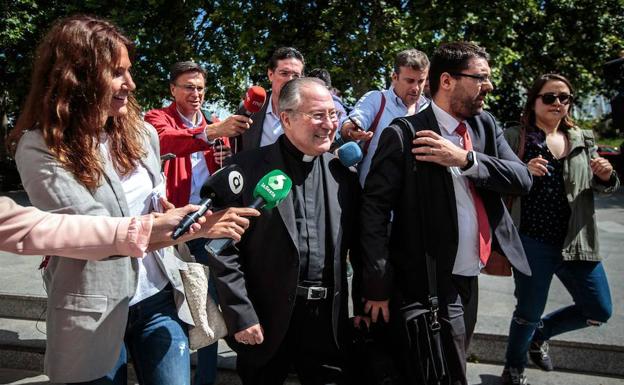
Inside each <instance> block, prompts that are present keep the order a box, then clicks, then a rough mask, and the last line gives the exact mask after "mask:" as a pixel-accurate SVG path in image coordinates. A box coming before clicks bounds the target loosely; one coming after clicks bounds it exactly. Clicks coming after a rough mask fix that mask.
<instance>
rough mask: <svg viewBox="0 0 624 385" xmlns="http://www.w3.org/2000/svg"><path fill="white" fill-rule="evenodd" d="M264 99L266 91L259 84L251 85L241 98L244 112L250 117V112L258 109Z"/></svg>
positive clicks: (260, 107) (253, 112)
mask: <svg viewBox="0 0 624 385" xmlns="http://www.w3.org/2000/svg"><path fill="white" fill-rule="evenodd" d="M265 101H266V91H265V90H264V88H262V87H260V86H251V87H249V89H248V90H247V93H246V94H245V99H244V100H243V108H244V109H245V111H244V114H245V115H246V116H247V117H250V116H251V115H252V114H255V113H256V112H258V111H260V109H262V106H263V105H264V102H265Z"/></svg>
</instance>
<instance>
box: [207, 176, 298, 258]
mask: <svg viewBox="0 0 624 385" xmlns="http://www.w3.org/2000/svg"><path fill="white" fill-rule="evenodd" d="M291 188H292V181H291V180H290V178H289V177H288V176H287V175H286V174H284V172H283V171H281V170H273V171H271V172H270V173H268V174H266V175H265V176H263V177H262V179H260V181H259V182H258V184H257V185H256V188H255V189H254V192H253V197H254V201H253V203H252V204H251V205H250V206H249V207H251V208H254V209H256V210H259V209H261V208H266V209H267V210H270V209H272V208H274V207H275V206H277V205H278V204H279V203H280V202H281V201H283V200H284V198H286V197H287V196H288V193H289V192H290V189H291ZM231 244H232V239H230V238H219V239H212V240H210V241H208V242H206V251H207V252H208V253H210V254H211V255H212V256H214V257H216V256H218V255H219V254H221V253H222V252H223V250H225V249H227V248H228V247H229V246H230V245H231Z"/></svg>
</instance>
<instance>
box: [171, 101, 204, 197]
mask: <svg viewBox="0 0 624 385" xmlns="http://www.w3.org/2000/svg"><path fill="white" fill-rule="evenodd" d="M178 115H180V118H181V119H182V121H183V122H184V124H185V125H186V127H188V128H189V129H191V128H197V127H199V126H200V125H201V124H202V121H203V120H204V116H203V114H202V113H201V112H200V111H198V113H197V116H198V118H197V123H194V122H192V121H191V120H189V119H187V118H186V116H184V115H182V114H181V113H180V111H179V110H178ZM195 137H197V138H199V139H202V140H203V141H205V142H206V143H210V141H209V140H208V136H206V132H202V133H201V134H198V135H195ZM191 170H192V176H191V196H190V197H189V203H192V204H195V205H196V204H199V202H201V197H200V195H199V192H200V191H201V188H202V186H203V185H204V183H206V181H207V180H208V178H209V177H210V171H209V170H208V164H207V163H206V157H205V156H204V152H203V151H197V152H194V153H192V154H191Z"/></svg>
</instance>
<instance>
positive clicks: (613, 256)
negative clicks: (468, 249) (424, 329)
mask: <svg viewBox="0 0 624 385" xmlns="http://www.w3.org/2000/svg"><path fill="white" fill-rule="evenodd" d="M596 213H597V218H598V228H599V241H600V252H601V255H602V257H603V258H604V265H605V270H606V272H607V276H608V279H609V286H610V288H611V298H612V301H613V316H612V318H611V320H609V322H608V323H607V324H606V325H603V326H601V327H599V328H585V329H582V330H579V331H575V332H570V333H567V334H564V335H562V336H560V337H556V338H555V339H560V340H565V341H578V342H589V343H596V344H609V345H618V346H624V189H620V190H619V191H618V192H617V193H615V194H613V195H611V196H608V197H600V198H598V199H596ZM479 285H480V287H479V295H480V298H479V320H478V322H477V330H476V331H477V333H487V334H502V335H506V334H507V332H508V329H509V322H510V320H511V314H512V312H513V309H514V306H515V299H514V297H513V289H514V284H513V279H512V278H511V277H509V278H507V277H492V276H487V275H481V277H479ZM571 303H572V299H571V297H570V295H569V294H568V292H567V290H566V289H565V288H564V287H563V285H562V284H561V282H560V281H559V280H558V279H557V278H555V279H554V280H553V284H552V286H551V288H550V296H549V298H548V304H547V306H546V312H550V311H552V310H555V309H557V308H559V307H561V306H566V305H569V304H571Z"/></svg>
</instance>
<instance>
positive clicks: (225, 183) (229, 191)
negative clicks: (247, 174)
mask: <svg viewBox="0 0 624 385" xmlns="http://www.w3.org/2000/svg"><path fill="white" fill-rule="evenodd" d="M242 191H243V174H242V170H241V168H240V167H239V166H237V165H235V164H231V165H229V166H226V167H223V168H222V169H220V170H218V171H217V172H215V173H214V174H212V175H211V176H210V178H208V180H207V181H206V183H205V184H204V185H203V186H202V188H201V191H200V192H199V196H200V197H201V198H202V201H201V202H200V203H199V206H200V208H199V210H197V211H195V212H194V213H192V214H187V215H185V216H184V218H183V219H182V221H180V223H179V224H178V226H177V227H176V228H175V230H174V231H173V235H172V236H171V238H173V239H178V238H180V236H182V234H184V233H186V232H187V231H188V229H189V228H190V227H191V225H192V224H193V223H195V222H197V220H198V219H199V218H200V217H201V216H202V215H204V214H205V213H206V211H208V209H210V208H211V207H212V206H225V205H226V204H228V203H230V202H232V201H234V200H235V199H236V198H238V197H239V196H240V194H241V192H242Z"/></svg>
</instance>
